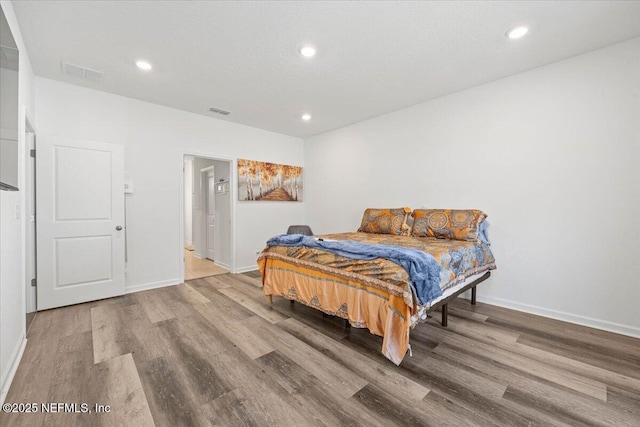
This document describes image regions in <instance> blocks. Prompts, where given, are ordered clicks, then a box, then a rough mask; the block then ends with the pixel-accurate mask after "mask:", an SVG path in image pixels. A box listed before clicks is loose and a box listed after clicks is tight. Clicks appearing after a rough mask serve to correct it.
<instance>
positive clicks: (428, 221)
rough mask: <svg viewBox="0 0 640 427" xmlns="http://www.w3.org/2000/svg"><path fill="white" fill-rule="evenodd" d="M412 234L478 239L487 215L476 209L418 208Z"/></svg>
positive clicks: (414, 212)
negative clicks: (480, 228) (479, 229)
mask: <svg viewBox="0 0 640 427" xmlns="http://www.w3.org/2000/svg"><path fill="white" fill-rule="evenodd" d="M411 215H412V216H413V228H412V229H411V235H412V236H414V237H437V238H438V239H449V240H466V241H469V242H475V241H476V240H478V228H479V225H480V223H481V222H482V221H484V219H485V218H486V217H487V214H485V213H484V212H482V211H478V210H475V209H464V210H455V209H416V210H414V211H413V213H412V214H411Z"/></svg>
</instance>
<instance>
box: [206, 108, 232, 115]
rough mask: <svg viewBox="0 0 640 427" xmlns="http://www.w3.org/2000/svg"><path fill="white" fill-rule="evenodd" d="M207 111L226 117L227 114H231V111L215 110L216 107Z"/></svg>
mask: <svg viewBox="0 0 640 427" xmlns="http://www.w3.org/2000/svg"><path fill="white" fill-rule="evenodd" d="M209 111H211V112H213V113H217V114H222V115H223V116H228V115H229V114H231V111H226V110H221V109H219V108H216V107H211V108H209Z"/></svg>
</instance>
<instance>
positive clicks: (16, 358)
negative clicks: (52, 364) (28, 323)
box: [0, 336, 27, 405]
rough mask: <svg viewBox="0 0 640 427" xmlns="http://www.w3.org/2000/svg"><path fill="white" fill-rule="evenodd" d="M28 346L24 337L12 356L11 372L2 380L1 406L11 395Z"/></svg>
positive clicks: (0, 391)
mask: <svg viewBox="0 0 640 427" xmlns="http://www.w3.org/2000/svg"><path fill="white" fill-rule="evenodd" d="M26 346H27V339H26V338H25V337H24V336H23V337H22V339H21V340H20V341H18V343H17V345H16V348H15V349H14V350H13V353H12V354H11V358H10V359H9V360H10V361H11V362H10V364H9V370H8V371H7V375H6V376H5V377H4V378H3V379H2V388H1V389H0V405H1V404H3V403H4V399H5V398H6V397H7V393H9V387H11V383H12V382H13V377H14V376H15V375H16V371H17V370H18V366H19V365H20V360H22V355H23V354H24V349H25V347H26Z"/></svg>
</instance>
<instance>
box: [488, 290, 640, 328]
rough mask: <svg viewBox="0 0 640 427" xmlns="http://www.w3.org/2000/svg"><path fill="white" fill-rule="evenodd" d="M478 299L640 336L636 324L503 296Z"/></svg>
mask: <svg viewBox="0 0 640 427" xmlns="http://www.w3.org/2000/svg"><path fill="white" fill-rule="evenodd" d="M477 300H478V301H479V302H484V303H487V304H491V305H497V306H499V307H505V308H510V309H513V310H518V311H524V312H525V313H531V314H537V315H539V316H544V317H549V318H551V319H556V320H562V321H565V322H569V323H575V324H576V325H582V326H588V327H590V328H596V329H602V330H604V331H609V332H614V333H616V334H622V335H628V336H630V337H635V338H640V328H637V327H635V326H628V325H622V324H620V323H614V322H609V321H606V320H600V319H594V318H592V317H586V316H580V315H577V314H571V313H566V312H564V311H557V310H550V309H548V308H543V307H538V306H535V305H529V304H521V303H519V302H514V301H509V300H506V299H502V298H493V297H485V296H480V295H478V297H477Z"/></svg>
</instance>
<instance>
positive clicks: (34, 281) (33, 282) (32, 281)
mask: <svg viewBox="0 0 640 427" xmlns="http://www.w3.org/2000/svg"><path fill="white" fill-rule="evenodd" d="M31 286H33V287H34V288H35V287H37V286H38V280H37V279H31Z"/></svg>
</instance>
